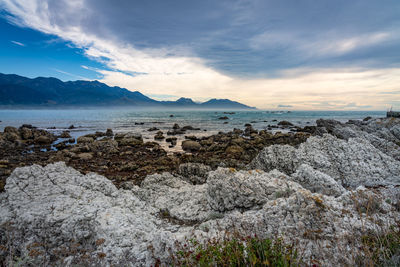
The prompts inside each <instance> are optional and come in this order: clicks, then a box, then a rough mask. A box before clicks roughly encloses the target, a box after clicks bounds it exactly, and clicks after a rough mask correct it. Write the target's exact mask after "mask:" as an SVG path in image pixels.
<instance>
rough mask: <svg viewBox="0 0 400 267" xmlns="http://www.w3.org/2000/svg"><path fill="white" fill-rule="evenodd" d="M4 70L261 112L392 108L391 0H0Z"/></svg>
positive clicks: (398, 95)
mask: <svg viewBox="0 0 400 267" xmlns="http://www.w3.org/2000/svg"><path fill="white" fill-rule="evenodd" d="M0 30H1V33H2V34H1V36H0V58H1V61H0V72H2V73H16V74H20V75H24V76H28V77H36V76H53V77H58V78H60V79H62V80H77V79H88V80H94V79H97V80H100V81H102V82H105V83H107V84H109V85H118V86H121V87H125V88H127V89H129V90H139V91H141V92H142V93H144V94H146V95H149V96H151V97H154V98H157V99H176V98H178V96H183V97H191V98H193V99H194V100H199V101H201V100H207V99H210V98H230V99H233V100H237V101H240V102H243V103H245V104H248V105H253V106H256V107H258V108H263V109H276V108H280V109H282V108H286V109H302V110H310V109H319V110H328V109H337V110H343V109H348V110H364V109H372V110H382V109H385V110H386V109H387V108H389V107H390V106H392V105H393V107H394V108H400V1H399V0H379V1H376V0H351V1H348V0H335V1H332V0H319V1H315V0H280V1H275V0H239V1H235V0H229V1H225V0H219V1H215V0H202V1H198V0H196V1H191V0H169V1H165V0H157V1H156V0H146V1H139V0H134V1H128V0H113V1H110V0H0Z"/></svg>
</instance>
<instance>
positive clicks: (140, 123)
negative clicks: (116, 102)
mask: <svg viewBox="0 0 400 267" xmlns="http://www.w3.org/2000/svg"><path fill="white" fill-rule="evenodd" d="M135 125H144V122H135Z"/></svg>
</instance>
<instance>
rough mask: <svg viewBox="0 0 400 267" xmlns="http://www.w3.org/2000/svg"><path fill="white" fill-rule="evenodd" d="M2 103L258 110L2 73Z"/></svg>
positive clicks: (95, 83) (230, 103)
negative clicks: (154, 97)
mask: <svg viewBox="0 0 400 267" xmlns="http://www.w3.org/2000/svg"><path fill="white" fill-rule="evenodd" d="M0 106H3V107H16V106H21V107H22V106H29V107H36V106H38V107H69V106H71V107H74V106H90V107H95V106H102V107H104V106H107V107H113V106H115V107H118V106H119V107H120V106H133V107H171V108H193V109H197V108H199V109H207V108H208V109H219V108H221V109H222V108H224V109H255V108H254V107H250V106H247V105H244V104H241V103H239V102H236V101H232V100H229V99H211V100H209V101H206V102H203V103H196V102H194V101H193V100H192V99H190V98H184V97H182V98H180V99H178V100H176V101H157V100H154V99H152V98H150V97H147V96H145V95H143V94H142V93H140V92H139V91H129V90H128V89H125V88H121V87H118V86H114V87H110V86H108V85H107V84H104V83H101V82H99V81H82V80H78V81H68V82H63V81H61V80H59V79H57V78H52V77H50V78H44V77H38V78H34V79H30V78H27V77H23V76H19V75H16V74H2V73H0Z"/></svg>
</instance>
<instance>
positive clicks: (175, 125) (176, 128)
mask: <svg viewBox="0 0 400 267" xmlns="http://www.w3.org/2000/svg"><path fill="white" fill-rule="evenodd" d="M180 128H181V127H179V125H178V124H177V123H175V124H174V126H172V129H174V130H178V129H180Z"/></svg>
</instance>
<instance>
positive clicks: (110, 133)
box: [106, 128, 114, 137]
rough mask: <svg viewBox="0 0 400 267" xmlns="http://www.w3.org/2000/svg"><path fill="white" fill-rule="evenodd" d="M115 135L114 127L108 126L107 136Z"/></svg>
mask: <svg viewBox="0 0 400 267" xmlns="http://www.w3.org/2000/svg"><path fill="white" fill-rule="evenodd" d="M113 135H114V132H113V130H112V129H110V128H108V129H107V130H106V136H110V137H111V136H113Z"/></svg>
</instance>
